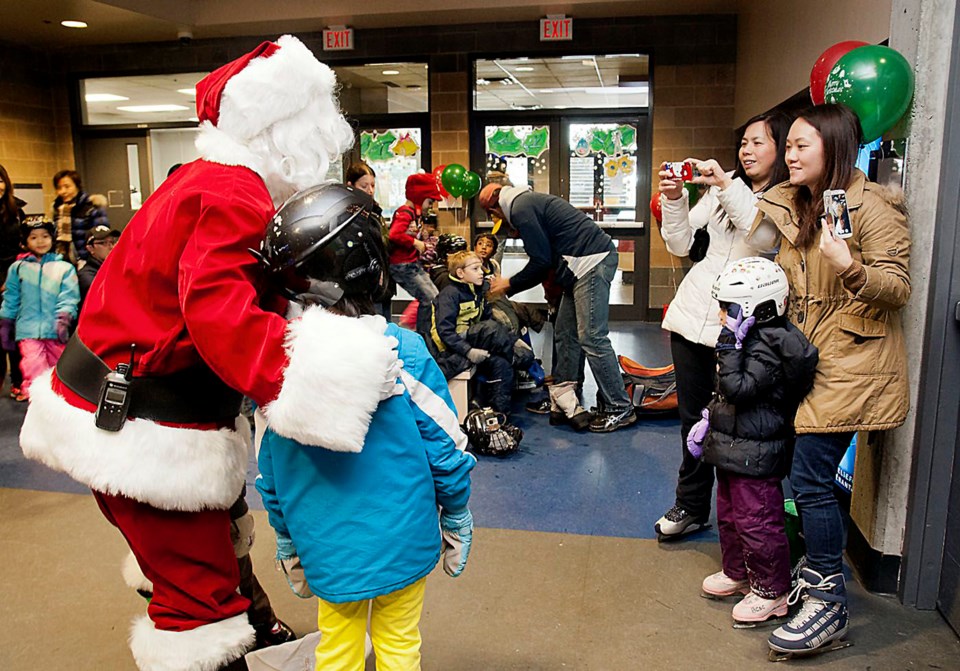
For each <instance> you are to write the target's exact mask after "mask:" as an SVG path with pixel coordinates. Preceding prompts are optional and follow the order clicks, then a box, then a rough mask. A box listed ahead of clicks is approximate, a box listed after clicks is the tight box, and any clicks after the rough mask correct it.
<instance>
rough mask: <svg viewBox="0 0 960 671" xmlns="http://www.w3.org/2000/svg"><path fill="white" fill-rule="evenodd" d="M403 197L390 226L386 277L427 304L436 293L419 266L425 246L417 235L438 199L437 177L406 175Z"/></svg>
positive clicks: (418, 173)
mask: <svg viewBox="0 0 960 671" xmlns="http://www.w3.org/2000/svg"><path fill="white" fill-rule="evenodd" d="M406 195H407V202H406V203H404V204H403V205H402V206H401V207H399V208H397V211H396V212H394V214H393V221H392V222H391V224H390V276H391V277H393V279H394V281H396V283H397V284H399V285H400V286H401V287H403V288H404V289H406V290H407V293H409V294H410V295H411V296H413V297H414V298H415V299H417V300H418V301H420V302H421V303H429V302H431V301H432V300H433V299H434V298H436V297H437V294H438V293H439V292H438V291H437V287H436V285H434V283H433V282H432V281H431V280H430V275H428V274H427V272H426V271H425V270H424V269H423V265H422V264H421V263H420V255H421V254H423V252H424V251H425V250H426V244H425V243H424V242H423V241H422V240H420V239H419V238H418V236H419V234H420V229H421V226H422V221H423V218H424V217H425V216H429V215H430V214H431V213H435V212H436V203H437V201H439V200H440V198H441V195H440V189H439V188H438V187H437V178H436V177H435V176H434V175H432V174H430V173H424V172H417V173H414V174H412V175H410V176H409V177H407V188H406Z"/></svg>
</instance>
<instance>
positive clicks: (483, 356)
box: [467, 347, 490, 364]
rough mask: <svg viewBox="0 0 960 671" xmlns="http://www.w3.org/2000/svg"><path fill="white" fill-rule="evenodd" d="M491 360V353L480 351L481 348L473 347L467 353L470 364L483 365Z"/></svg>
mask: <svg viewBox="0 0 960 671" xmlns="http://www.w3.org/2000/svg"><path fill="white" fill-rule="evenodd" d="M489 358H490V352H488V351H487V350H485V349H480V348H479V347H471V348H470V351H469V352H467V359H469V360H470V363H474V364H476V363H483V362H484V361H486V360H487V359H489Z"/></svg>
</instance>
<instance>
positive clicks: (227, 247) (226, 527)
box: [20, 36, 399, 671]
mask: <svg viewBox="0 0 960 671" xmlns="http://www.w3.org/2000/svg"><path fill="white" fill-rule="evenodd" d="M335 85H336V79H335V76H334V74H333V72H332V71H331V70H330V69H329V68H328V67H327V66H325V65H323V64H322V63H319V62H318V61H317V60H316V58H315V57H314V56H313V54H312V53H311V52H310V51H309V50H308V49H307V48H306V47H304V45H303V44H301V43H300V42H299V41H298V40H297V39H296V38H293V37H290V36H284V37H281V38H280V39H278V40H277V41H276V42H265V43H263V44H261V45H260V46H259V47H257V49H255V50H254V51H253V52H251V53H250V54H247V55H246V56H244V57H242V58H240V59H238V60H236V61H234V62H232V63H229V64H228V65H225V66H223V67H222V68H220V69H218V70H216V71H215V72H213V73H211V74H210V75H209V76H207V77H206V78H204V79H203V80H202V81H201V82H200V83H198V84H197V116H198V117H199V119H200V122H201V123H200V133H199V137H198V139H197V147H198V149H199V151H200V155H201V158H200V159H198V160H196V161H194V162H193V163H189V164H187V165H184V166H183V167H182V168H180V169H179V170H177V171H176V172H175V173H174V174H173V175H172V176H171V177H170V178H168V179H167V180H166V181H165V182H164V183H163V184H162V185H161V186H160V188H159V189H157V191H156V192H155V193H154V194H153V196H151V197H150V198H149V199H148V200H147V202H146V203H144V206H143V207H142V208H141V209H140V211H139V212H138V213H137V214H136V215H135V216H134V218H133V219H132V220H131V221H130V224H129V225H128V226H127V228H126V230H125V231H124V233H123V236H122V237H121V238H120V241H119V244H118V245H117V247H116V248H115V249H114V251H113V253H112V254H111V255H110V257H109V258H108V259H107V261H106V262H105V263H104V265H103V267H102V268H101V270H100V272H99V273H98V275H97V278H96V281H95V282H94V284H93V286H92V287H91V289H90V292H89V294H88V295H87V299H86V302H85V304H84V310H83V314H82V316H81V319H80V322H79V325H78V328H77V333H76V335H75V336H74V338H73V339H72V340H71V342H70V344H69V345H68V347H67V351H66V352H65V354H64V357H63V358H62V359H61V362H60V363H59V364H58V366H57V368H56V370H54V371H51V372H49V373H47V374H46V375H44V376H43V377H42V378H39V379H37V381H36V382H35V383H34V386H33V388H32V389H31V403H30V407H29V409H28V411H27V416H26V419H25V421H24V424H23V429H22V431H21V435H20V442H21V446H22V448H23V452H24V454H25V455H26V456H28V457H30V458H32V459H36V460H38V461H41V462H43V463H44V464H47V465H48V466H50V467H52V468H54V469H57V470H60V471H63V472H65V473H68V474H69V475H71V476H72V477H73V478H75V479H76V480H78V481H80V482H82V483H84V484H86V485H87V486H89V487H90V488H91V489H92V490H93V494H94V496H95V497H96V500H97V503H98V504H99V506H100V509H101V510H102V511H103V514H104V516H106V518H107V519H108V520H109V521H110V522H111V523H112V524H114V525H116V526H117V527H118V528H119V530H120V532H121V533H122V534H123V536H124V538H125V540H126V541H127V543H128V544H129V546H130V549H131V551H132V553H133V555H134V556H135V557H136V560H137V563H138V564H139V567H140V569H141V570H142V571H143V574H144V575H145V576H146V578H147V579H148V580H150V581H151V582H152V584H153V599H152V601H151V602H150V605H149V607H148V611H147V612H148V616H144V617H142V618H139V619H138V620H137V621H135V623H134V625H133V629H132V632H131V637H130V646H131V649H132V651H133V656H134V658H135V660H136V662H137V665H138V666H139V667H140V669H143V670H145V671H146V670H153V669H158V670H159V669H163V670H171V671H173V670H197V671H201V670H203V671H206V670H211V669H218V668H222V667H225V666H227V665H229V664H231V662H233V661H234V660H239V661H238V663H241V664H242V659H241V658H242V655H243V654H244V652H245V651H247V650H248V649H249V648H250V647H251V645H252V644H253V641H254V630H253V628H252V627H251V625H250V623H249V622H248V618H247V614H246V610H247V607H248V605H249V601H248V600H247V599H246V598H245V597H243V596H241V595H240V594H239V593H238V592H237V586H238V581H239V573H238V569H237V559H236V556H235V554H234V546H233V543H232V542H231V538H230V516H229V513H228V509H229V507H230V506H231V504H233V503H234V501H235V500H236V499H237V496H238V494H239V493H240V492H241V491H242V490H243V488H244V485H245V475H246V470H247V462H248V455H249V451H248V450H249V443H250V430H249V426H248V425H247V423H246V421H245V420H243V421H237V416H238V409H239V403H240V400H241V395H246V396H249V397H251V398H252V399H253V400H254V401H256V403H257V404H258V405H259V407H260V408H261V409H262V410H263V412H264V414H265V416H266V418H267V421H268V422H269V425H270V426H271V428H272V429H273V430H274V431H275V432H277V433H279V434H281V435H284V436H288V437H290V438H293V439H296V440H297V441H300V442H303V443H308V444H315V445H323V446H324V447H326V448H328V449H339V450H345V451H359V450H360V449H361V446H362V444H363V439H364V436H365V434H366V430H367V425H368V422H369V419H370V416H371V414H372V412H373V411H374V410H375V408H376V407H377V403H378V402H379V400H380V399H381V398H384V397H386V396H389V395H390V394H392V393H395V382H396V377H397V373H398V372H399V371H398V370H397V366H398V364H397V355H396V351H395V350H394V347H395V345H396V341H395V340H393V339H389V338H386V337H384V336H383V334H382V333H377V332H374V331H372V330H369V329H368V328H367V327H366V326H364V324H363V322H362V321H361V320H356V319H348V318H345V317H337V316H333V315H331V314H329V313H327V312H324V311H322V310H320V309H318V308H313V309H310V310H308V311H307V312H305V313H304V314H303V316H302V317H301V318H300V319H297V320H295V321H292V322H288V321H287V320H286V319H285V318H284V317H283V316H282V315H281V314H279V312H282V307H279V306H275V305H274V306H267V305H266V304H265V301H266V300H267V298H266V292H265V291H264V287H263V286H262V284H263V274H262V271H261V268H260V266H259V265H258V263H257V261H256V259H255V258H254V256H253V255H252V254H251V253H250V251H249V250H250V249H258V248H259V246H260V242H261V239H262V238H263V236H264V233H265V230H266V226H267V222H268V221H269V219H270V217H271V216H272V215H273V213H274V211H275V209H276V206H277V205H279V204H280V203H281V202H282V201H283V200H284V199H285V198H287V197H288V196H290V195H291V194H293V193H294V192H296V191H298V190H300V189H303V188H305V187H308V186H311V185H314V184H317V183H319V182H321V181H323V179H324V176H325V175H326V173H327V170H328V168H329V165H330V162H331V161H333V160H336V159H337V157H339V156H340V154H341V153H342V152H343V151H344V150H346V149H347V148H349V146H350V145H351V143H352V142H353V133H352V131H351V128H350V126H349V125H348V124H347V122H346V120H345V119H344V118H343V116H342V115H341V114H340V111H339V108H338V105H337V101H336V98H335V95H334V93H335ZM271 308H274V309H273V310H271ZM123 364H130V368H129V370H126V371H125V370H124V366H123ZM108 375H109V376H110V378H111V380H113V383H112V384H111V385H109V386H105V385H104V380H105V378H106V377H107V376H108ZM344 394H349V395H350V397H351V399H352V402H351V403H350V404H349V405H341V404H339V403H338V402H337V400H338V399H339V398H342V396H343V395H344ZM354 408H356V409H357V411H356V412H352V409H354Z"/></svg>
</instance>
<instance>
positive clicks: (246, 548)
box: [230, 510, 257, 558]
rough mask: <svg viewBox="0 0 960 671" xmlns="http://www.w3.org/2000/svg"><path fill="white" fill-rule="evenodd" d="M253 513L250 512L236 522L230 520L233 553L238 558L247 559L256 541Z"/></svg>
mask: <svg viewBox="0 0 960 671" xmlns="http://www.w3.org/2000/svg"><path fill="white" fill-rule="evenodd" d="M256 537H257V530H256V528H255V524H254V520H253V513H251V512H250V511H249V510H248V511H247V512H246V513H244V514H243V515H241V516H240V517H238V518H237V519H235V520H230V540H231V541H232V542H233V552H234V554H236V555H237V557H238V558H239V557H246V556H247V555H248V554H250V548H252V547H253V542H254V540H256Z"/></svg>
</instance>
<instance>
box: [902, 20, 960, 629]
mask: <svg viewBox="0 0 960 671" xmlns="http://www.w3.org/2000/svg"><path fill="white" fill-rule="evenodd" d="M953 35H954V37H956V36H958V35H960V12H957V13H956V14H955V16H954V30H953ZM950 72H951V73H952V74H951V75H949V76H948V78H947V81H948V89H947V98H946V116H945V124H944V134H943V157H942V161H941V167H940V188H939V195H938V198H937V201H938V202H937V216H936V222H935V225H936V232H935V235H934V246H933V258H932V263H931V267H930V280H929V283H930V292H929V296H928V302H927V312H926V317H927V320H926V324H927V328H926V330H925V335H924V339H923V351H924V357H923V363H922V365H921V368H920V380H921V383H920V390H919V398H918V401H917V418H916V429H915V432H914V443H913V447H914V458H913V466H912V471H911V474H910V494H909V499H908V503H907V506H908V507H907V524H906V532H905V537H904V551H903V564H902V568H901V574H900V587H899V594H898V596H899V597H900V600H901V601H902V602H903V603H904V604H906V605H910V606H915V607H916V608H920V609H925V610H930V609H933V608H935V607H936V606H937V600H938V596H939V592H940V582H941V573H942V569H943V550H944V544H945V536H946V530H947V509H948V505H949V500H950V485H951V481H952V478H953V477H954V473H953V468H954V459H955V453H956V451H957V449H958V445H957V435H958V428H960V426H958V425H960V419H958V416H957V408H958V407H960V385H957V381H956V380H955V379H952V378H951V377H950V376H949V375H945V374H944V372H943V370H942V368H943V364H944V363H945V362H948V363H949V362H956V361H960V321H958V318H960V312H958V310H960V249H958V245H960V234H958V228H960V81H958V78H960V41H958V40H956V39H954V41H953V49H952V53H951V56H950ZM957 476H958V477H960V474H957Z"/></svg>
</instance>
